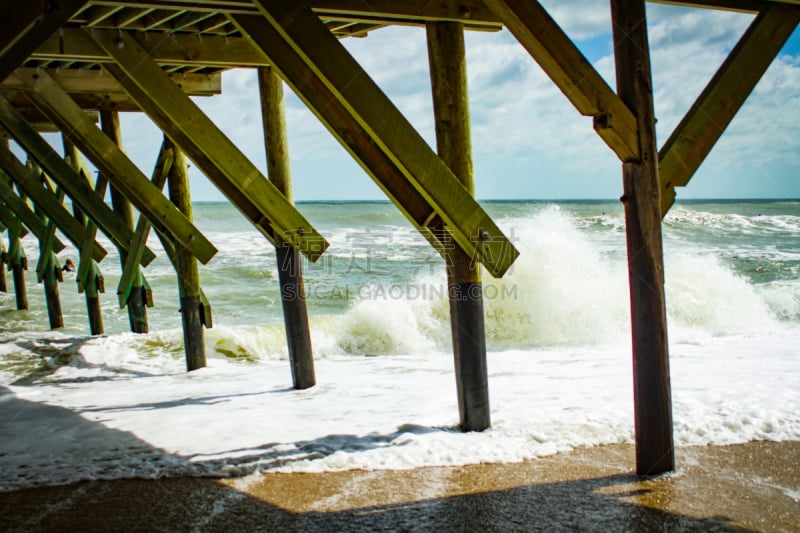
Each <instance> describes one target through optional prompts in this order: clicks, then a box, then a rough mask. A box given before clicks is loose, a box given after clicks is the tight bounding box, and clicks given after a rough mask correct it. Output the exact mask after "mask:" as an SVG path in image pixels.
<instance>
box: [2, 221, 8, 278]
mask: <svg viewBox="0 0 800 533" xmlns="http://www.w3.org/2000/svg"><path fill="white" fill-rule="evenodd" d="M6 229H7V228H6V227H5V226H4V225H2V224H0V292H8V284H7V283H6V260H7V254H6V245H5V243H4V242H3V238H2V234H3V231H5V230H6Z"/></svg>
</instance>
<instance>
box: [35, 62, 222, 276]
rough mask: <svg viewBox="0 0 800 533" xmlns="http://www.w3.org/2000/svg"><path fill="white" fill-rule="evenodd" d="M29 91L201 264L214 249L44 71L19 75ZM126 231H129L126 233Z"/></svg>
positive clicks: (130, 197) (135, 202) (139, 206)
mask: <svg viewBox="0 0 800 533" xmlns="http://www.w3.org/2000/svg"><path fill="white" fill-rule="evenodd" d="M20 76H21V78H22V81H23V82H25V84H26V85H27V86H28V87H29V88H30V89H32V92H31V93H30V98H31V100H32V101H33V102H34V104H35V105H36V106H37V107H38V108H39V109H40V110H41V111H42V112H43V113H44V114H45V115H47V116H48V117H49V118H50V119H51V120H52V121H53V123H54V124H56V125H57V126H58V127H59V128H60V129H61V131H62V132H63V133H64V134H65V135H66V136H67V137H69V138H70V140H72V142H74V143H75V145H76V146H78V148H79V149H80V150H81V152H83V153H84V154H85V155H86V156H87V157H88V158H89V159H90V160H91V161H92V163H94V165H95V166H96V167H97V168H98V169H99V170H100V171H101V172H103V173H104V174H105V175H106V176H107V177H108V179H109V180H110V181H111V183H112V184H113V185H114V186H115V187H116V188H117V189H118V190H119V191H120V192H121V193H122V194H124V195H125V196H126V197H127V198H128V200H130V202H131V203H132V204H133V205H135V206H136V208H137V209H138V210H139V212H140V213H142V215H144V216H146V217H147V218H148V219H150V222H151V223H152V224H153V225H154V226H156V227H158V228H159V229H162V230H164V231H165V232H168V233H169V234H170V235H173V236H174V238H175V240H176V241H177V242H179V243H180V244H181V246H183V247H185V248H186V249H187V250H189V251H190V252H191V253H192V255H194V256H195V257H197V259H198V260H200V261H201V262H202V263H207V262H208V261H210V260H211V258H212V257H213V256H214V254H216V253H217V249H216V248H214V245H213V244H211V242H209V241H208V239H206V237H205V236H204V235H203V234H202V233H201V232H200V230H198V229H197V228H196V227H195V226H194V225H193V224H192V223H191V222H190V221H189V220H187V219H186V217H185V216H183V214H181V212H180V211H178V210H177V209H176V208H175V206H174V205H172V203H170V201H169V200H167V199H166V198H165V197H164V195H163V194H161V191H159V190H158V189H156V188H155V187H154V186H153V184H152V183H150V181H149V180H148V179H147V178H146V177H145V176H144V175H143V174H142V172H141V171H140V170H139V169H138V168H137V167H136V165H134V164H133V162H132V161H131V160H130V159H129V158H128V156H127V155H125V153H124V152H123V151H122V150H120V149H119V147H117V146H116V145H115V144H114V143H113V142H112V141H111V139H109V138H108V137H107V136H106V135H105V134H104V133H103V132H102V131H100V129H98V128H97V126H96V125H95V124H94V123H93V122H92V121H91V120H89V119H88V117H86V114H85V113H84V112H83V111H81V109H80V108H79V107H78V105H77V104H75V102H73V101H72V99H70V97H69V95H68V94H67V93H66V92H64V90H63V89H62V88H61V87H59V86H58V84H57V83H55V82H54V81H53V79H52V78H50V77H49V76H48V75H47V74H46V73H45V72H41V73H39V74H36V73H35V72H33V73H29V72H26V73H23V74H20ZM128 231H130V230H128Z"/></svg>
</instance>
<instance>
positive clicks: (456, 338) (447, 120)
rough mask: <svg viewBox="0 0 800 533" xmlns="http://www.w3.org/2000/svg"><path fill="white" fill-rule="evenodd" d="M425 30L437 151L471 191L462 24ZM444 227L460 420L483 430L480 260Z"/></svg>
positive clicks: (485, 388) (485, 397) (486, 419)
mask: <svg viewBox="0 0 800 533" xmlns="http://www.w3.org/2000/svg"><path fill="white" fill-rule="evenodd" d="M427 36H428V57H429V61H430V73H431V85H432V89H433V109H434V114H435V116H436V145H437V150H438V153H439V157H441V158H442V160H443V161H444V162H445V163H446V164H447V166H448V167H450V170H451V171H452V172H453V174H455V176H456V177H457V178H458V179H459V181H461V183H462V184H463V185H464V187H465V188H466V189H467V190H468V191H469V193H470V194H472V195H474V193H475V187H474V183H473V176H472V148H471V141H470V128H469V104H468V96H469V95H468V91H467V61H466V52H465V47H464V30H463V27H462V25H461V24H460V23H458V22H435V23H430V24H428V25H427ZM444 232H445V234H444V235H443V237H444V239H445V240H446V242H445V249H446V255H447V257H446V261H447V285H448V296H449V299H450V328H451V333H452V338H453V355H454V358H455V369H456V386H457V389H458V409H459V414H460V421H461V424H460V425H461V429H462V430H464V431H482V430H484V429H486V428H488V427H489V426H490V425H491V415H490V409H489V379H488V370H487V366H486V338H485V332H484V318H483V288H482V285H481V276H480V264H479V263H478V262H477V261H474V260H473V259H474V258H472V257H470V256H469V255H467V253H466V252H464V251H463V250H462V249H461V248H460V247H459V246H458V245H457V244H456V243H455V241H454V240H453V239H452V238H451V237H450V235H449V232H448V228H447V227H445V228H444Z"/></svg>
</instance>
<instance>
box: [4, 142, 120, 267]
mask: <svg viewBox="0 0 800 533" xmlns="http://www.w3.org/2000/svg"><path fill="white" fill-rule="evenodd" d="M0 168H2V169H3V170H5V171H6V173H7V175H8V176H9V177H10V178H11V179H12V180H14V182H15V183H16V184H17V186H18V187H20V188H21V189H22V190H23V191H24V192H25V194H26V195H27V196H28V197H29V198H30V199H31V200H33V203H34V204H35V205H36V207H37V208H39V209H41V210H42V212H44V214H45V215H46V216H47V218H49V219H50V220H51V221H52V222H53V223H55V225H56V226H57V227H58V229H60V230H61V231H62V232H63V233H64V235H66V237H67V238H68V239H69V240H70V241H71V242H72V243H73V244H74V245H75V246H76V247H77V248H80V247H81V243H82V242H83V240H84V234H85V228H84V227H83V225H82V224H81V223H80V222H78V221H77V220H76V219H75V217H73V216H72V215H71V214H70V212H69V211H67V208H66V207H64V204H62V203H61V202H59V201H58V200H57V199H56V197H55V195H53V193H52V192H50V191H48V190H46V189H45V188H44V186H43V185H42V183H41V182H40V181H39V180H38V179H36V175H35V174H36V173H35V172H33V171H31V170H29V169H28V168H26V167H25V165H23V164H22V162H21V161H19V160H18V159H17V158H16V156H14V154H13V153H11V150H9V149H8V148H7V147H5V146H3V145H2V144H0ZM107 253H108V252H106V250H105V248H103V246H102V245H101V244H100V243H98V242H97V241H94V244H93V251H92V255H93V257H94V259H95V260H97V261H102V260H103V258H104V257H105V256H106V254H107Z"/></svg>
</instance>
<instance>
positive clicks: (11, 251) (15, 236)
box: [8, 220, 28, 311]
mask: <svg viewBox="0 0 800 533" xmlns="http://www.w3.org/2000/svg"><path fill="white" fill-rule="evenodd" d="M21 232H22V224H21V223H20V221H19V220H15V221H14V224H12V226H11V227H9V228H8V269H9V270H10V271H11V273H12V275H13V278H14V295H15V296H16V299H17V309H18V310H20V311H22V310H25V309H27V308H28V289H27V288H26V287H25V271H26V270H28V258H27V257H25V250H24V249H23V248H22V241H20V234H21Z"/></svg>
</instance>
